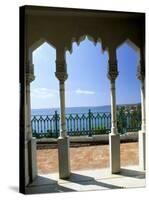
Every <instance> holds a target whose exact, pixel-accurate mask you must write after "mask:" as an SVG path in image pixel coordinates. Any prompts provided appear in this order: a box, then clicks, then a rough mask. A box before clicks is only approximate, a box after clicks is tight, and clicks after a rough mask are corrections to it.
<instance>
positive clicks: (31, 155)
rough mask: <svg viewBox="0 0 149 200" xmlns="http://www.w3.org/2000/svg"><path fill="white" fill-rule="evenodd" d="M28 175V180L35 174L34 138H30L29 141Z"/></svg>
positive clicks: (32, 178)
mask: <svg viewBox="0 0 149 200" xmlns="http://www.w3.org/2000/svg"><path fill="white" fill-rule="evenodd" d="M28 145H29V175H30V182H32V181H33V180H34V179H35V178H36V176H37V155H36V138H32V139H31V140H30V141H29V143H28Z"/></svg>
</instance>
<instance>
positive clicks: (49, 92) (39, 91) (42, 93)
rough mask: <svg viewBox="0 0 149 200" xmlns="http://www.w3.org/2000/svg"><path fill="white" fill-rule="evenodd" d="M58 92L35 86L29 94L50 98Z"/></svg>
mask: <svg viewBox="0 0 149 200" xmlns="http://www.w3.org/2000/svg"><path fill="white" fill-rule="evenodd" d="M57 94H58V91H57V90H50V89H47V88H35V89H32V90H31V96H32V97H34V98H39V99H47V98H52V97H54V96H56V95H57Z"/></svg>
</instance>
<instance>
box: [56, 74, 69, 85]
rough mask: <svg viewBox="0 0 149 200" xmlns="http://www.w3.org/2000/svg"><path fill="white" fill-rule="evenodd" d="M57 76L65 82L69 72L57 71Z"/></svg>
mask: <svg viewBox="0 0 149 200" xmlns="http://www.w3.org/2000/svg"><path fill="white" fill-rule="evenodd" d="M55 76H56V77H57V78H58V80H59V81H60V82H62V83H64V82H65V80H67V78H68V74H67V73H66V72H55Z"/></svg>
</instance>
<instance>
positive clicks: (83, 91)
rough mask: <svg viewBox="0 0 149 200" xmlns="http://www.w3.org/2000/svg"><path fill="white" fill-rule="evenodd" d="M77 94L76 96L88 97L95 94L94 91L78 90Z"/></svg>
mask: <svg viewBox="0 0 149 200" xmlns="http://www.w3.org/2000/svg"><path fill="white" fill-rule="evenodd" d="M75 92H76V94H87V95H92V94H95V92H94V91H90V90H80V89H77V90H76V91H75Z"/></svg>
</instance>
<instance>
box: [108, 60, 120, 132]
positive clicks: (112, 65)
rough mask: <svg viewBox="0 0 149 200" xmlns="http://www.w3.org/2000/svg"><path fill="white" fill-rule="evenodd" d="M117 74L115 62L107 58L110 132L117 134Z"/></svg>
mask: <svg viewBox="0 0 149 200" xmlns="http://www.w3.org/2000/svg"><path fill="white" fill-rule="evenodd" d="M117 75H118V71H117V62H116V61H115V62H111V61H110V60H109V72H108V78H109V79H110V83H111V134H117V133H118V132H117V119H116V118H117V117H116V92H115V79H116V77H117Z"/></svg>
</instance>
